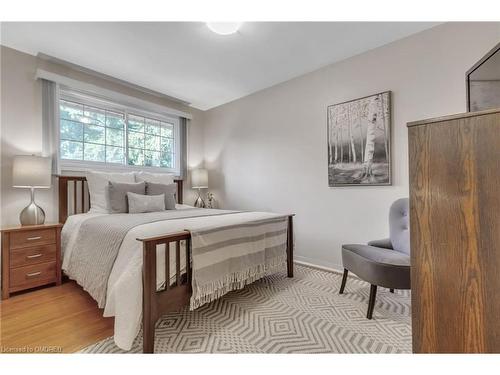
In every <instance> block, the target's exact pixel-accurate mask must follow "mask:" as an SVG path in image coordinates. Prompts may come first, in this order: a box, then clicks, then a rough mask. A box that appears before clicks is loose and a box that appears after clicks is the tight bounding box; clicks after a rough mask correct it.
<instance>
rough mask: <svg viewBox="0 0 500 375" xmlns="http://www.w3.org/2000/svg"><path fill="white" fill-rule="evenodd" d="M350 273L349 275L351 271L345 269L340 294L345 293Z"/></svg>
mask: <svg viewBox="0 0 500 375" xmlns="http://www.w3.org/2000/svg"><path fill="white" fill-rule="evenodd" d="M348 273H349V271H348V270H347V269H345V268H344V275H343V276H342V284H341V285H340V290H339V294H343V293H344V288H345V283H346V282H347V274H348Z"/></svg>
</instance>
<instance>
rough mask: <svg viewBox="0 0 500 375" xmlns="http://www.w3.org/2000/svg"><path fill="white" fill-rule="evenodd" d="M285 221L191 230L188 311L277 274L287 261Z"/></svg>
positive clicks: (274, 219) (284, 217)
mask: <svg viewBox="0 0 500 375" xmlns="http://www.w3.org/2000/svg"><path fill="white" fill-rule="evenodd" d="M287 228H288V217H287V216H276V217H272V218H266V219H262V220H256V221H245V222H240V223H236V224H232V225H227V226H217V227H208V228H202V229H196V230H191V231H190V232H191V244H192V269H193V275H192V277H193V295H192V297H191V304H190V305H191V306H190V307H191V309H196V308H197V307H199V306H201V305H203V304H205V303H208V302H211V301H213V300H215V299H217V298H219V297H221V296H223V295H224V294H226V293H228V292H230V291H232V290H237V289H241V288H243V287H244V286H245V285H248V284H250V283H252V282H254V281H256V280H258V279H260V278H262V277H264V276H266V275H269V274H272V273H274V272H276V271H277V270H278V269H279V268H282V267H283V263H284V262H285V261H286V245H287Z"/></svg>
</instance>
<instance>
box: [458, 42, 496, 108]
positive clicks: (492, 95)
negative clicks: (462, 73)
mask: <svg viewBox="0 0 500 375" xmlns="http://www.w3.org/2000/svg"><path fill="white" fill-rule="evenodd" d="M466 81H467V110H468V111H469V112H476V111H484V110H486V109H493V108H500V43H498V44H497V45H496V46H495V48H493V49H492V50H491V51H490V52H488V53H487V54H486V55H485V56H484V57H483V58H482V59H481V60H479V61H478V62H477V63H476V64H475V65H474V66H473V67H472V68H471V69H470V70H469V71H468V72H467V74H466Z"/></svg>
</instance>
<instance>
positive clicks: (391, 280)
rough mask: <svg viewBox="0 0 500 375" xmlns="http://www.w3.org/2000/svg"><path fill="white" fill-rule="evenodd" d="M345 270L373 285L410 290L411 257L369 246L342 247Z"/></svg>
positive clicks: (352, 245)
mask: <svg viewBox="0 0 500 375" xmlns="http://www.w3.org/2000/svg"><path fill="white" fill-rule="evenodd" d="M342 263H343V265H344V268H346V269H348V270H349V271H351V272H353V273H354V274H356V275H357V276H359V277H360V278H361V279H363V280H365V281H367V282H369V283H370V284H373V285H379V286H383V287H386V288H394V289H410V257H409V256H408V255H406V254H404V253H401V252H398V251H394V250H389V249H384V248H379V247H375V246H369V245H358V244H347V245H342Z"/></svg>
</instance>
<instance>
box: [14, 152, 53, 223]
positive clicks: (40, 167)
mask: <svg viewBox="0 0 500 375" xmlns="http://www.w3.org/2000/svg"><path fill="white" fill-rule="evenodd" d="M12 182H13V184H12V185H13V186H14V187H17V188H27V189H31V203H30V204H29V205H27V206H26V207H25V208H24V209H23V210H22V211H21V214H20V215H19V221H20V222H21V225H35V224H43V223H44V222H45V212H44V211H43V210H42V208H41V207H40V206H38V205H37V204H36V203H35V189H41V188H42V189H43V188H45V189H46V188H50V186H51V159H50V158H45V157H41V156H35V155H18V156H16V157H14V165H13V168H12Z"/></svg>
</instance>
